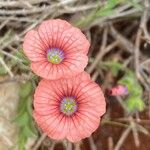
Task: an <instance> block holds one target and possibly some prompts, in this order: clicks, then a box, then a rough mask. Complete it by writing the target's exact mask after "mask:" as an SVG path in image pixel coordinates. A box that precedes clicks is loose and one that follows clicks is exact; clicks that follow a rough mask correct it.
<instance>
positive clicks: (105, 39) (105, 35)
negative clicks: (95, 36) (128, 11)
mask: <svg viewBox="0 0 150 150" xmlns="http://www.w3.org/2000/svg"><path fill="white" fill-rule="evenodd" d="M107 34H108V29H107V28H105V29H104V32H103V41H102V46H101V47H100V49H99V52H98V55H97V57H96V59H95V61H94V62H93V63H92V64H91V66H90V67H89V68H88V69H87V71H88V72H89V73H91V72H92V71H93V70H94V68H95V67H96V65H97V64H98V61H100V59H101V58H102V56H103V55H102V54H103V53H104V52H103V51H104V48H105V47H106V44H107Z"/></svg>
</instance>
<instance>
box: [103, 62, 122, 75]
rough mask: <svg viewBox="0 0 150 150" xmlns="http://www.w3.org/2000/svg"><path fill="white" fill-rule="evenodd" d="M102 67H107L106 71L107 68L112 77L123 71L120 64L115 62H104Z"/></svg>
mask: <svg viewBox="0 0 150 150" xmlns="http://www.w3.org/2000/svg"><path fill="white" fill-rule="evenodd" d="M102 65H103V66H105V67H107V69H108V68H109V69H110V70H111V71H112V74H113V75H114V76H117V74H118V73H119V71H121V70H122V69H123V66H122V64H121V63H119V62H115V61H107V62H104V63H103V64H102Z"/></svg>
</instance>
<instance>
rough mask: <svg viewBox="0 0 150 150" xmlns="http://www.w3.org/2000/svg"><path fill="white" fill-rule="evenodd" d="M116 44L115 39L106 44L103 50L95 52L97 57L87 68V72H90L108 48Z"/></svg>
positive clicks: (110, 48)
mask: <svg viewBox="0 0 150 150" xmlns="http://www.w3.org/2000/svg"><path fill="white" fill-rule="evenodd" d="M117 45H118V41H115V42H113V43H111V44H110V45H108V46H107V47H106V48H104V49H103V50H100V51H99V52H98V54H97V57H96V58H95V60H94V62H93V63H92V64H91V66H90V67H89V68H88V69H87V72H88V73H91V72H92V71H93V70H94V68H95V67H96V66H97V65H98V63H99V61H100V60H101V59H102V57H103V56H104V55H105V54H106V53H108V52H109V51H110V50H112V49H113V48H114V47H116V46H117Z"/></svg>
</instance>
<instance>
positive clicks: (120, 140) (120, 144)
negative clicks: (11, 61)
mask: <svg viewBox="0 0 150 150" xmlns="http://www.w3.org/2000/svg"><path fill="white" fill-rule="evenodd" d="M131 129H132V127H131V126H129V127H128V128H127V129H125V130H124V132H123V133H122V135H121V137H120V139H119V141H118V143H117V144H116V146H115V148H114V150H119V149H120V148H121V146H122V144H123V142H124V141H125V139H126V138H127V136H128V135H129V133H130V131H131Z"/></svg>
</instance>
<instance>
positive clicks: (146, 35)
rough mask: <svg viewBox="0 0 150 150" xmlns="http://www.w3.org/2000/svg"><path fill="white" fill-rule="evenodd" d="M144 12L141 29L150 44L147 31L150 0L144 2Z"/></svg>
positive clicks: (149, 36)
mask: <svg viewBox="0 0 150 150" xmlns="http://www.w3.org/2000/svg"><path fill="white" fill-rule="evenodd" d="M144 7H145V8H144V12H143V16H142V21H141V28H142V29H143V32H144V35H145V38H146V39H147V40H148V41H149V42H150V34H149V33H148V29H147V22H148V18H149V12H150V1H149V0H144Z"/></svg>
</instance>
